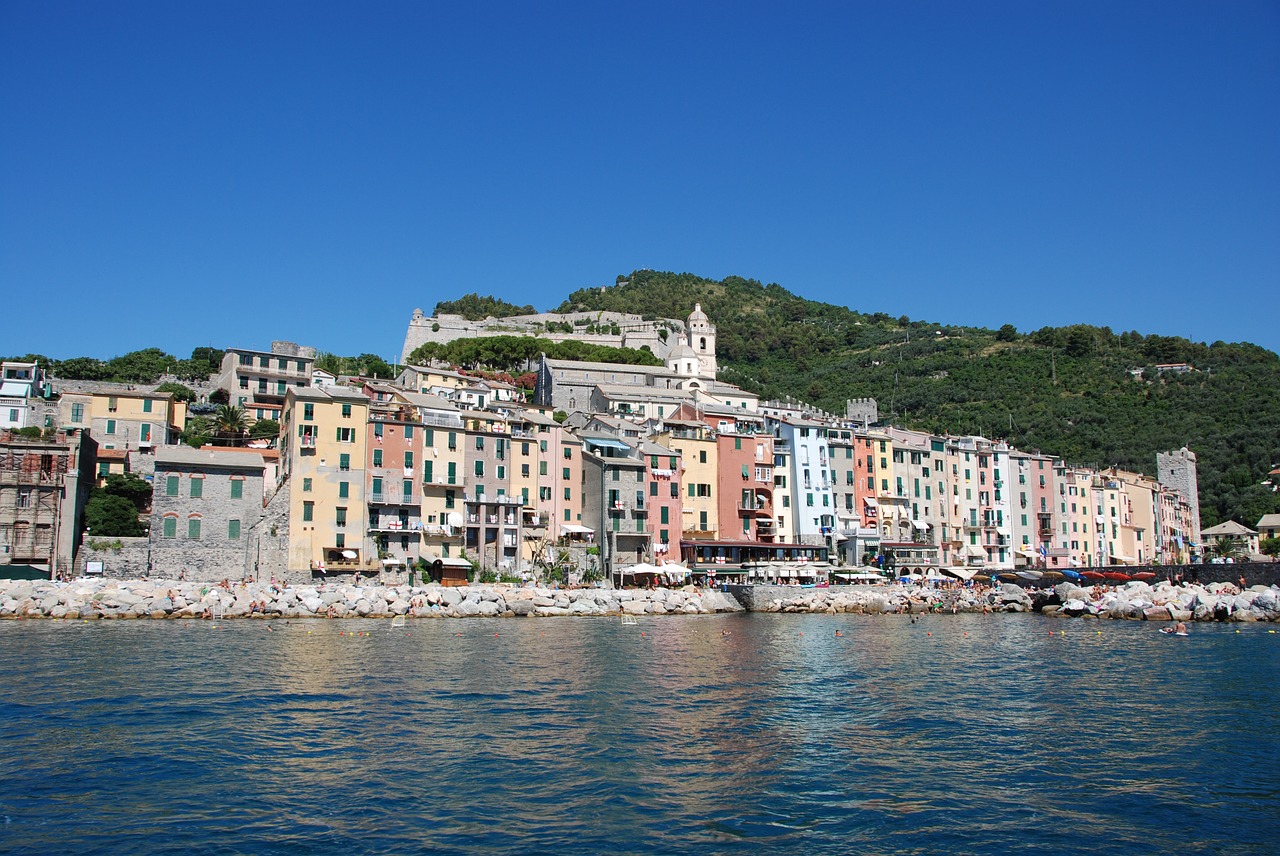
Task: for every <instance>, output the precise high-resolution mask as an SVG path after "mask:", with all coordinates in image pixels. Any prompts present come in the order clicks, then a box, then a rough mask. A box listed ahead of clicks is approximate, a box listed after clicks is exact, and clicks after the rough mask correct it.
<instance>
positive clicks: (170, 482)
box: [164, 476, 178, 496]
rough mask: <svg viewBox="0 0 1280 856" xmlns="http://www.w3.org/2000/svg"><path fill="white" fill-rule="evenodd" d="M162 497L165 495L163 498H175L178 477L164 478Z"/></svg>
mask: <svg viewBox="0 0 1280 856" xmlns="http://www.w3.org/2000/svg"><path fill="white" fill-rule="evenodd" d="M164 495H165V496H177V495H178V477H177V476H166V477H165V480H164Z"/></svg>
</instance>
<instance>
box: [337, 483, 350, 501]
mask: <svg viewBox="0 0 1280 856" xmlns="http://www.w3.org/2000/svg"><path fill="white" fill-rule="evenodd" d="M350 495H351V482H338V499H346V498H347V497H349V496H350Z"/></svg>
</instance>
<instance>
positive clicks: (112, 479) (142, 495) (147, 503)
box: [100, 473, 151, 513]
mask: <svg viewBox="0 0 1280 856" xmlns="http://www.w3.org/2000/svg"><path fill="white" fill-rule="evenodd" d="M100 490H101V491H102V492H103V493H105V494H107V495H109V496H119V497H123V498H125V499H127V500H129V502H131V503H132V504H133V507H134V509H135V510H136V511H138V512H139V513H145V512H148V511H150V510H151V483H150V482H148V481H145V480H143V479H140V478H138V477H137V476H136V475H134V474H133V473H123V474H121V473H112V474H111V475H109V476H107V479H106V484H104V485H103V486H102V487H101V488H100Z"/></svg>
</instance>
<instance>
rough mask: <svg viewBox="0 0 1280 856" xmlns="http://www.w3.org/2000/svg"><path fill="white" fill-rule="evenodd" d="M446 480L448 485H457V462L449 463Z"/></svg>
mask: <svg viewBox="0 0 1280 856" xmlns="http://www.w3.org/2000/svg"><path fill="white" fill-rule="evenodd" d="M446 480H447V481H448V482H449V484H457V483H458V462H457V461H450V462H449V476H448V478H447V479H446Z"/></svg>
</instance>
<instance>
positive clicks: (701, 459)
mask: <svg viewBox="0 0 1280 856" xmlns="http://www.w3.org/2000/svg"><path fill="white" fill-rule="evenodd" d="M706 462H707V450H706V449H703V450H702V451H700V452H698V463H700V464H705V463H706Z"/></svg>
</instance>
